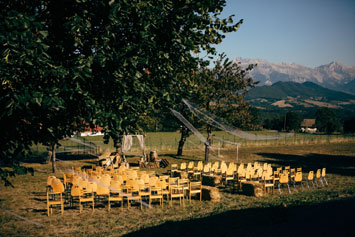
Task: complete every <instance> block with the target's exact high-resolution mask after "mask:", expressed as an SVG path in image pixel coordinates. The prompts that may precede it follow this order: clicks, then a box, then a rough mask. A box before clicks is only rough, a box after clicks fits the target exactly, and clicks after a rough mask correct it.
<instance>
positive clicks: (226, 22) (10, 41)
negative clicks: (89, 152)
mask: <svg viewBox="0 0 355 237" xmlns="http://www.w3.org/2000/svg"><path fill="white" fill-rule="evenodd" d="M224 6H225V1H224V0H216V1H210V0H202V1H188V0H174V1H171V0H156V1H151V0H141V1H124V0H116V1H115V0H111V1H109V0H106V1H105V0H92V1H86V0H65V1H49V0H34V1H20V0H12V1H10V0H8V1H1V3H0V32H1V35H0V43H1V46H2V47H1V52H0V54H1V61H0V78H1V93H2V96H1V101H0V106H1V115H0V124H1V125H0V126H1V131H2V136H1V138H0V144H1V145H0V146H1V152H0V156H1V159H2V160H4V159H6V160H12V158H14V157H16V156H17V155H19V154H21V153H23V152H24V151H26V150H28V149H29V147H30V145H31V144H32V143H33V142H35V143H44V144H46V145H51V146H52V149H53V150H55V146H56V144H58V141H59V140H60V139H62V138H64V137H66V136H69V135H71V134H73V132H75V131H76V130H78V129H80V127H81V126H83V121H85V122H86V123H89V125H90V126H95V125H100V126H102V127H103V128H104V133H105V139H106V140H107V141H108V139H109V138H112V139H113V140H114V142H115V145H118V143H119V141H120V137H121V135H122V134H126V133H129V132H136V131H137V130H138V129H139V127H138V126H137V124H138V123H137V122H138V120H139V119H140V118H141V116H144V115H145V114H147V113H149V112H150V111H152V110H154V109H157V108H160V107H164V106H171V105H172V104H176V101H177V100H179V99H181V96H180V93H181V91H182V90H185V89H186V88H185V87H186V85H189V84H190V81H188V79H186V78H185V77H184V76H183V75H189V74H191V73H192V72H193V71H196V70H197V68H198V66H199V65H201V64H203V61H202V60H201V59H200V58H199V57H197V55H196V53H198V52H199V51H201V50H203V51H204V52H206V53H207V54H214V53H215V49H214V47H213V45H214V44H218V43H220V42H221V41H222V39H223V37H224V35H223V34H224V33H228V32H232V31H235V30H236V29H237V27H238V25H239V24H240V23H241V21H239V22H237V23H236V24H233V20H232V17H228V18H226V19H221V18H220V13H221V11H222V10H223V7H224ZM187 78H188V77H187ZM53 154H54V152H53ZM53 160H54V159H53ZM54 169H55V167H54V166H53V170H54Z"/></svg>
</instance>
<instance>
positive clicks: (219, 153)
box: [217, 142, 221, 157]
mask: <svg viewBox="0 0 355 237" xmlns="http://www.w3.org/2000/svg"><path fill="white" fill-rule="evenodd" d="M220 156H221V142H218V153H217V157H220Z"/></svg>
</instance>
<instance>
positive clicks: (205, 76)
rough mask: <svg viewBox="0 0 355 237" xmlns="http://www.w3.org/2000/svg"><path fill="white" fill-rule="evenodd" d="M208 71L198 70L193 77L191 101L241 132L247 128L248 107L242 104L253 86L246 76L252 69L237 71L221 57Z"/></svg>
mask: <svg viewBox="0 0 355 237" xmlns="http://www.w3.org/2000/svg"><path fill="white" fill-rule="evenodd" d="M214 64H215V66H214V67H213V68H212V69H209V68H202V69H201V70H200V72H199V74H198V75H197V77H198V80H196V82H197V83H198V84H196V85H195V86H196V88H198V89H197V90H196V93H194V94H193V95H192V100H193V101H194V102H195V103H196V104H199V105H202V107H203V109H205V110H206V111H208V112H211V113H212V114H214V115H216V116H217V117H220V118H223V119H224V120H226V121H227V122H228V123H231V124H232V125H234V126H236V127H238V128H245V127H248V126H249V125H250V124H251V120H252V117H251V116H250V110H251V106H250V104H249V103H248V102H246V101H245V100H244V97H245V95H246V94H247V93H248V90H249V89H250V88H252V87H254V86H255V85H256V83H255V82H254V81H253V79H252V78H251V77H248V73H249V72H250V71H251V70H252V69H253V67H254V66H255V65H252V64H251V65H249V66H248V67H247V68H245V69H244V68H241V67H240V66H239V64H238V63H233V62H232V61H230V60H229V59H228V58H226V56H225V55H224V54H222V55H220V57H219V58H218V59H217V61H216V62H215V63H214Z"/></svg>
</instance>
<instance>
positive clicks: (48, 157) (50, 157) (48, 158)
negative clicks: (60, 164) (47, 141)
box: [47, 147, 52, 164]
mask: <svg viewBox="0 0 355 237" xmlns="http://www.w3.org/2000/svg"><path fill="white" fill-rule="evenodd" d="M47 150H48V156H47V164H49V163H50V162H51V161H52V148H51V147H47Z"/></svg>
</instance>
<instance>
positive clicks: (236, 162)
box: [236, 144, 239, 164]
mask: <svg viewBox="0 0 355 237" xmlns="http://www.w3.org/2000/svg"><path fill="white" fill-rule="evenodd" d="M238 153H239V144H237V162H236V164H238Z"/></svg>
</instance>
